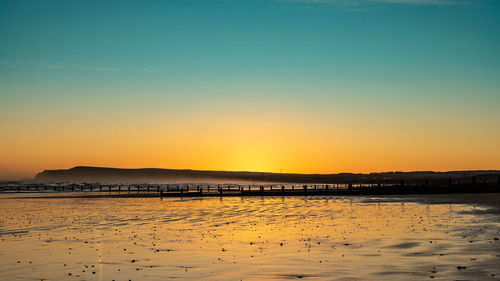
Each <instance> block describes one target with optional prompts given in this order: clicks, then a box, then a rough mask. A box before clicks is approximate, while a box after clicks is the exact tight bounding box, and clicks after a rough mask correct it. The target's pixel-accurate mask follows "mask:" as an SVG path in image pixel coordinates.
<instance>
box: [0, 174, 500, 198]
mask: <svg viewBox="0 0 500 281" xmlns="http://www.w3.org/2000/svg"><path fill="white" fill-rule="evenodd" d="M0 192H3V193H7V192H10V193H12V192H23V193H26V192H38V193H42V192H93V193H96V192H98V193H104V192H105V193H120V194H121V193H136V194H137V193H139V194H144V193H147V194H152V193H156V194H158V195H159V196H166V197H168V196H221V195H222V196H249V195H328V194H331V195H351V194H352V195H355V194H359V195H362V194H417V193H460V192H500V175H490V176H481V177H469V178H459V179H438V180H415V181H406V182H405V181H398V182H394V181H393V182H370V183H335V184H173V183H169V184H118V183H114V184H102V183H52V184H44V183H22V182H21V183H20V182H6V183H0Z"/></svg>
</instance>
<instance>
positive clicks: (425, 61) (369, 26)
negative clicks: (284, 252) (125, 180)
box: [0, 1, 500, 179]
mask: <svg viewBox="0 0 500 281" xmlns="http://www.w3.org/2000/svg"><path fill="white" fill-rule="evenodd" d="M209 2H211V1H207V3H205V2H202V3H198V1H194V2H191V1H165V2H162V1H150V2H149V4H150V5H144V3H143V2H142V1H131V2H127V3H123V2H120V1H118V2H113V1H109V2H106V4H103V3H100V2H92V1H91V2H87V1H85V4H84V3H83V2H67V3H64V4H61V3H60V2H58V1H41V2H39V1H34V2H31V3H29V4H26V3H24V2H23V3H21V2H17V1H7V2H6V1H1V2H0V3H1V4H0V36H1V37H2V39H3V40H2V42H3V43H2V44H0V131H1V132H2V134H1V138H0V159H1V160H0V179H16V178H23V177H33V176H34V175H35V174H36V173H37V172H40V171H42V170H44V169H62V168H70V167H73V166H77V165H87V166H105V167H122V168H141V167H158V168H180V169H202V170H233V171H234V170H248V171H269V172H286V173H337V172H377V171H394V170H403V171H412V170H440V171H443V170H469V169H500V149H498V144H499V141H500V122H499V121H500V113H499V112H500V111H499V110H498V109H499V105H500V94H499V93H500V92H499V91H500V85H499V82H498V81H500V49H499V48H498V46H499V44H500V37H499V34H500V24H499V21H498V14H499V10H500V7H499V4H498V3H497V2H494V1H485V2H479V1H472V2H471V3H469V2H468V3H462V2H461V1H456V3H455V4H454V5H451V4H450V3H443V2H445V1H442V2H441V1H431V2H433V4H428V3H427V2H428V1H422V2H425V3H427V4H425V3H420V4H419V3H418V2H420V1H366V2H365V1H360V4H359V5H358V6H349V5H347V4H346V3H343V4H342V1H331V2H330V1H325V2H324V3H323V2H322V1H318V3H317V2H316V1H214V2H215V3H209ZM390 2H393V3H390ZM447 2H455V1H447ZM464 2H465V1H464ZM139 3H140V4H141V5H139ZM82 5H85V7H83V6H82ZM424 18H425V20H423V19H424ZM408 34H411V36H407V35H408Z"/></svg>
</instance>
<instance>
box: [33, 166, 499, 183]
mask: <svg viewBox="0 0 500 281" xmlns="http://www.w3.org/2000/svg"><path fill="white" fill-rule="evenodd" d="M477 175H500V171H497V170H481V171H450V172H432V171H420V172H384V173H370V174H353V173H340V174H282V173H261V172H230V171H200V170H176V169H155V168H148V169H118V168H102V167H84V166H78V167H74V168H71V169H67V170H45V171H43V172H41V173H38V174H37V175H36V176H35V180H37V181H40V182H101V183H113V182H120V183H169V182H176V183H181V182H184V183H377V182H382V183H387V182H399V181H401V180H404V181H420V180H439V179H457V178H467V177H472V176H477Z"/></svg>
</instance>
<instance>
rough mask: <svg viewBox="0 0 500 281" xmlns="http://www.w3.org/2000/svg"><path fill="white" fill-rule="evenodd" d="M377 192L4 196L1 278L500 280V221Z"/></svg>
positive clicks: (458, 207)
mask: <svg viewBox="0 0 500 281" xmlns="http://www.w3.org/2000/svg"><path fill="white" fill-rule="evenodd" d="M365 199H367V198H362V197H307V198H305V197H286V198H271V197H266V198H260V197H255V198H203V199H172V198H168V199H159V198H143V199H136V198H134V199H129V198H126V199H124V198H110V199H26V198H24V199H5V198H2V199H0V280H42V279H43V280H61V279H64V280H169V279H181V280H185V279H187V280H189V279H191V280H263V279H268V280H290V279H305V280H366V279H379V280H388V279H392V280H403V279H404V280H408V279H410V280H411V279H414V280H422V279H430V278H434V279H442V280H450V279H469V280H499V279H500V278H499V277H500V269H499V268H500V241H498V240H495V238H496V237H500V234H499V233H500V224H499V223H498V219H497V218H493V217H491V216H489V215H484V214H483V215H474V212H471V211H473V209H474V207H470V206H467V205H457V204H454V205H425V204H416V203H401V202H398V203H363V201H364V200H365ZM459 266H460V267H459ZM457 267H459V268H457ZM461 267H465V268H461Z"/></svg>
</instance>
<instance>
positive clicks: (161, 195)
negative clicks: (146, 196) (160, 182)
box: [160, 189, 163, 197]
mask: <svg viewBox="0 0 500 281" xmlns="http://www.w3.org/2000/svg"><path fill="white" fill-rule="evenodd" d="M160 197H163V189H162V190H160Z"/></svg>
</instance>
